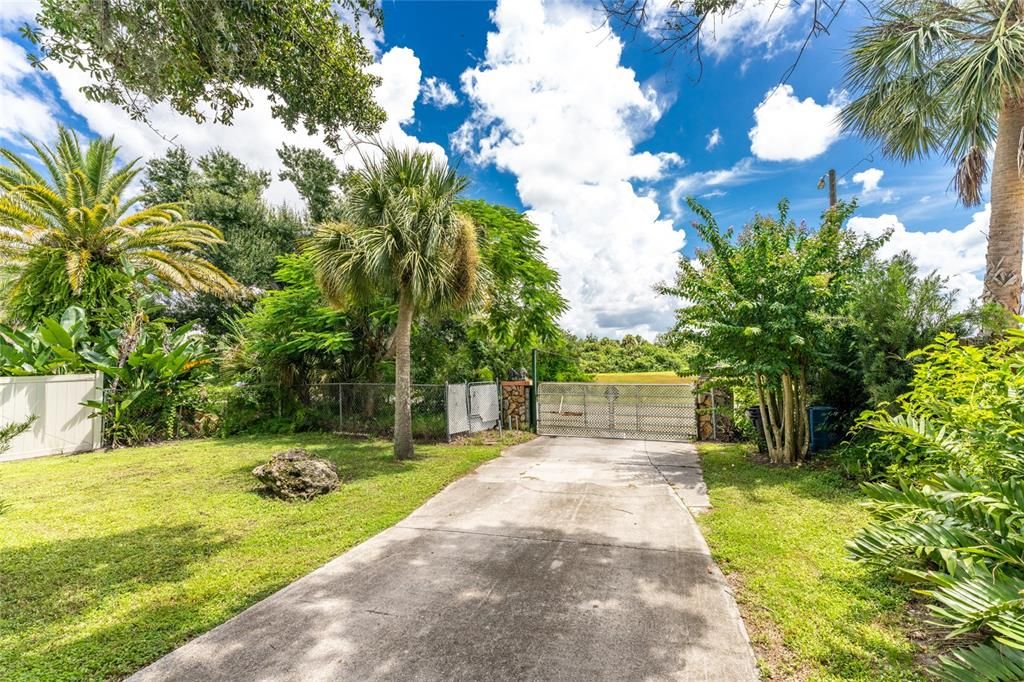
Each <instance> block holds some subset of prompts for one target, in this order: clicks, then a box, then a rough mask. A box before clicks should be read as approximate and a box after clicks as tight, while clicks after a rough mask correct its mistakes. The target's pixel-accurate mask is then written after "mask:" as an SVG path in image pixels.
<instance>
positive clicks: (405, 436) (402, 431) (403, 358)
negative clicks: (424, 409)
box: [395, 290, 414, 459]
mask: <svg viewBox="0 0 1024 682" xmlns="http://www.w3.org/2000/svg"><path fill="white" fill-rule="evenodd" d="M413 308H414V305H413V300H412V296H411V295H410V294H409V292H407V291H404V290H403V291H402V292H401V293H400V294H399V296H398V327H397V329H396V330H395V457H396V458H398V459H409V458H411V457H412V454H413V448H412V395H411V394H412V379H411V377H412V372H411V365H412V361H411V359H410V357H409V341H410V338H411V337H412V317H413Z"/></svg>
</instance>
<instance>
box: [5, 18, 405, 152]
mask: <svg viewBox="0 0 1024 682" xmlns="http://www.w3.org/2000/svg"><path fill="white" fill-rule="evenodd" d="M365 19H369V20H370V21H371V22H373V23H375V24H376V25H377V26H378V27H379V26H380V22H381V12H380V8H379V7H378V5H377V3H376V2H374V1H373V0H341V1H340V2H334V1H332V0H245V1H244V2H234V1H229V0H173V1H169V0H133V1H132V2H106V1H104V2H94V1H93V0H43V2H42V3H41V6H40V9H39V12H38V13H37V15H36V24H37V25H30V26H25V27H24V28H23V29H22V33H23V35H24V36H25V37H26V38H27V39H29V40H30V41H31V42H32V43H33V44H35V45H36V46H37V48H38V54H36V55H34V56H33V59H32V62H33V64H34V65H35V66H37V67H38V68H41V69H45V68H46V67H47V63H48V62H56V63H59V64H64V65H67V66H70V67H72V68H75V69H78V70H80V71H82V72H84V73H85V74H87V75H88V77H89V80H90V82H89V84H88V85H86V86H85V87H83V88H82V91H83V92H84V93H85V95H86V96H87V97H88V98H89V99H91V100H94V101H98V102H110V103H112V104H116V105H118V106H120V107H122V108H123V109H124V110H125V111H127V112H128V113H129V114H131V116H132V118H135V119H142V120H145V119H146V117H147V116H148V113H149V111H150V109H151V107H152V106H153V105H154V104H156V103H161V102H166V103H168V104H170V105H171V106H172V107H174V109H175V110H176V111H178V112H179V113H181V114H184V115H186V116H190V117H191V118H193V119H195V120H196V121H198V122H200V123H202V122H204V121H207V120H212V121H215V122H218V123H224V124H230V123H231V122H232V121H233V119H234V115H235V113H236V112H237V111H239V110H243V109H247V108H248V107H250V106H252V105H253V103H254V102H253V100H254V95H253V92H254V91H255V92H266V94H267V96H268V97H269V99H270V102H271V111H272V112H273V115H274V116H275V118H277V119H278V120H280V121H281V122H282V123H283V124H284V125H285V126H286V127H287V128H288V129H289V130H294V129H295V128H296V127H297V126H298V125H302V126H303V127H304V128H305V130H306V131H307V132H309V133H310V134H322V135H323V136H324V139H325V140H326V141H327V143H328V144H330V145H332V146H333V147H335V148H339V147H340V145H341V143H342V141H343V140H342V137H343V135H344V134H345V131H346V129H350V130H353V131H355V132H356V133H362V134H367V133H373V132H376V131H377V129H378V128H379V127H380V125H381V124H382V123H383V121H384V118H385V116H384V111H383V110H382V109H381V108H380V106H379V105H377V103H376V102H375V101H374V89H375V88H376V86H377V85H379V83H380V78H378V77H377V76H374V75H372V74H370V73H369V72H368V71H367V67H369V66H370V65H371V64H372V63H373V56H372V55H371V54H370V51H369V50H368V49H367V47H366V46H365V45H364V43H363V40H362V38H361V36H360V34H359V30H358V24H359V22H360V21H363V20H365Z"/></svg>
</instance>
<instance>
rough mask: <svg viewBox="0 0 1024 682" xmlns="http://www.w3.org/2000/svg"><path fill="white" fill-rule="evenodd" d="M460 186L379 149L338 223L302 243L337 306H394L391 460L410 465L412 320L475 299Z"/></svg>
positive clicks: (473, 256)
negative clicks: (387, 300) (384, 302)
mask: <svg viewBox="0 0 1024 682" xmlns="http://www.w3.org/2000/svg"><path fill="white" fill-rule="evenodd" d="M465 187H466V179H465V178H463V177H462V176H460V175H459V174H458V173H456V172H455V171H454V170H453V169H452V168H450V167H449V166H448V165H447V164H445V163H444V162H442V161H439V160H437V159H435V158H434V157H433V156H431V155H430V154H427V153H425V152H422V151H413V150H404V149H400V148H397V147H393V146H388V147H384V148H383V149H382V153H381V154H380V156H379V158H376V159H370V160H367V161H366V163H365V165H364V168H363V169H362V170H360V171H358V172H356V173H354V174H353V177H352V178H351V181H350V183H349V184H348V185H347V186H346V198H345V202H344V205H343V207H342V214H343V216H344V219H343V220H342V221H341V222H337V223H328V224H324V225H321V226H320V227H319V228H318V229H317V230H316V231H315V232H314V234H313V236H312V237H311V238H310V239H309V242H308V243H307V248H308V249H309V251H310V253H311V254H312V257H313V261H314V263H315V267H316V271H317V281H318V283H319V284H320V287H321V289H322V290H323V292H324V294H325V296H326V297H327V298H328V300H329V301H331V302H332V303H334V304H336V305H340V306H347V305H349V304H351V303H360V302H368V301H370V300H372V299H373V298H374V297H375V296H379V295H382V294H383V295H386V296H388V297H391V298H393V300H395V301H396V302H397V303H398V322H397V328H396V329H395V336H394V352H395V435H394V438H395V456H396V457H398V458H399V459H405V458H408V457H411V456H412V453H413V446H412V406H411V402H410V400H411V362H410V356H409V343H410V337H411V334H412V323H413V318H414V317H415V315H416V313H417V311H427V310H430V311H437V310H443V309H453V308H459V307H463V306H465V305H466V304H468V303H469V302H470V301H471V300H472V299H473V297H474V295H475V294H476V291H477V288H478V287H477V282H478V256H477V241H476V231H475V228H474V226H473V223H472V221H471V220H470V219H469V218H468V217H466V216H465V215H463V214H462V213H460V212H459V211H458V210H457V209H456V200H457V199H458V197H459V194H460V193H461V192H462V191H463V190H464V189H465Z"/></svg>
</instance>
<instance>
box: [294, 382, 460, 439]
mask: <svg viewBox="0 0 1024 682" xmlns="http://www.w3.org/2000/svg"><path fill="white" fill-rule="evenodd" d="M298 390H299V393H300V401H301V402H302V403H303V404H304V405H305V408H306V409H307V410H308V411H309V412H310V413H311V415H310V416H311V417H312V421H313V424H312V426H313V427H314V429H316V430H323V431H336V432H338V433H345V434H352V435H360V436H372V437H377V438H390V437H391V436H392V434H393V432H394V426H395V387H394V384H342V383H331V384H307V385H304V386H299V387H298ZM411 398H412V399H411V403H412V436H413V438H415V439H417V440H444V439H445V438H447V437H448V430H447V421H446V419H445V405H446V401H445V387H444V385H443V384H413V386H412V396H411Z"/></svg>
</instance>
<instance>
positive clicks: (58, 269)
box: [0, 127, 236, 324]
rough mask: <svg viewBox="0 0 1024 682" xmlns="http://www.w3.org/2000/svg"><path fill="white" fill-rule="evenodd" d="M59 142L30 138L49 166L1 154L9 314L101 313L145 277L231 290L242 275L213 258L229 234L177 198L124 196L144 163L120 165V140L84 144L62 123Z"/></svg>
mask: <svg viewBox="0 0 1024 682" xmlns="http://www.w3.org/2000/svg"><path fill="white" fill-rule="evenodd" d="M57 137H58V142H57V145H56V146H55V147H54V148H50V147H49V146H47V145H44V144H42V143H39V142H36V141H33V140H28V143H29V144H30V145H31V146H32V148H33V150H34V151H35V152H36V155H37V157H38V158H39V162H40V163H41V164H42V166H43V168H44V169H45V172H44V173H41V172H39V171H37V170H36V168H35V167H34V166H33V164H32V163H31V162H30V161H29V160H28V159H26V158H24V157H22V156H21V155H19V154H17V153H16V152H14V151H12V150H10V149H7V148H3V149H0V156H2V157H3V159H4V161H5V164H4V165H3V166H0V258H2V259H3V261H4V263H3V269H4V271H5V275H6V278H7V282H6V286H5V297H6V298H5V303H4V308H5V312H6V316H7V317H8V318H9V319H10V320H13V321H16V322H20V323H22V324H26V323H33V322H34V321H38V320H39V319H41V318H42V317H47V316H50V317H53V316H58V315H60V314H61V313H63V312H64V310H66V309H67V308H68V307H69V306H70V305H72V304H74V305H78V306H80V307H82V308H84V309H85V310H86V311H87V312H88V313H90V314H92V315H99V314H101V313H102V312H103V311H105V310H106V309H108V308H109V307H110V306H112V305H113V304H114V301H115V299H116V298H117V297H125V296H131V295H132V293H133V291H134V290H136V289H137V287H138V286H139V284H140V282H141V281H142V279H143V278H144V277H153V278H155V279H157V280H159V281H160V282H162V283H164V285H166V286H167V287H169V288H170V289H172V290H174V291H181V292H193V291H207V292H213V293H217V294H219V295H229V294H232V293H234V291H235V289H236V284H235V281H234V280H233V279H232V278H231V277H229V276H228V275H227V274H225V273H224V272H223V271H222V270H221V269H220V268H218V267H216V266H215V265H213V264H212V263H210V262H209V261H208V260H206V258H205V252H206V250H207V249H208V248H209V247H211V246H214V245H216V244H220V243H221V242H222V241H223V240H222V239H221V233H220V231H219V230H218V229H217V228H215V227H213V226H211V225H207V224H205V223H201V222H197V221H193V220H188V219H186V217H185V213H184V210H183V209H182V207H181V206H179V205H177V204H174V203H163V204H155V205H151V206H149V207H147V208H143V209H141V210H138V211H135V212H132V208H133V207H134V206H135V205H136V204H137V203H138V202H139V200H140V199H141V197H134V198H127V197H125V196H124V193H125V191H126V190H127V189H128V187H129V185H130V184H131V182H132V181H133V180H134V179H135V177H136V176H137V175H138V173H139V171H140V169H139V168H138V167H137V163H138V160H136V161H132V162H130V163H128V164H126V165H124V166H122V167H120V168H116V169H115V158H116V156H117V153H118V147H117V146H116V145H115V144H114V140H113V138H102V139H96V140H93V141H92V142H91V143H90V144H89V145H88V147H87V148H86V149H85V150H83V149H82V146H81V144H80V142H79V140H78V136H77V135H76V134H75V133H73V132H72V131H70V130H68V129H66V128H63V127H62V128H60V129H59V130H58V136H57Z"/></svg>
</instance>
